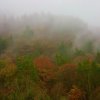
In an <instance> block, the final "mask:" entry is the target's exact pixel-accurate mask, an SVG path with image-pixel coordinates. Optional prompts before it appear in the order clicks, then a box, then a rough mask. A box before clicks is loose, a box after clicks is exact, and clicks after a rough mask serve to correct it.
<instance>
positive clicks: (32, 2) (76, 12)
mask: <svg viewBox="0 0 100 100" xmlns="http://www.w3.org/2000/svg"><path fill="white" fill-rule="evenodd" d="M99 9H100V0H0V13H1V14H7V15H15V16H19V15H23V14H32V13H35V12H36V13H52V14H59V15H71V16H75V17H79V18H81V19H82V20H83V21H85V22H87V23H88V24H90V25H95V26H100V23H99V22H100V12H99Z"/></svg>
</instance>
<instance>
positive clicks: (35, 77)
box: [0, 22, 100, 100]
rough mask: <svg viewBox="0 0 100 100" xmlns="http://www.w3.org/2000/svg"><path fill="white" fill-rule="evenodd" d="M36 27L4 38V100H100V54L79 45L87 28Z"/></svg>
mask: <svg viewBox="0 0 100 100" xmlns="http://www.w3.org/2000/svg"><path fill="white" fill-rule="evenodd" d="M50 23H51V22H49V24H50ZM43 25H44V24H43ZM59 26H60V25H58V27H59ZM69 26H71V25H69ZM34 27H35V28H32V27H31V25H30V27H28V28H27V27H24V28H22V27H21V28H22V29H23V30H21V29H20V28H19V29H20V31H18V33H20V34H9V35H6V37H5V35H4V36H3V35H2V36H1V37H0V100H100V52H99V51H98V50H96V48H94V46H95V45H94V41H92V40H87V41H86V42H85V43H83V44H82V43H80V42H79V44H78V45H81V46H78V45H76V44H75V41H76V40H75V39H74V37H75V34H73V33H74V32H75V33H76V32H80V30H81V31H82V30H83V29H84V28H82V27H81V28H80V27H78V26H77V28H75V26H74V30H71V28H70V27H68V26H67V29H62V28H63V27H62V28H60V29H59V28H58V30H57V29H56V28H57V27H56V25H55V28H54V27H51V26H49V27H48V26H47V23H46V25H44V27H42V26H41V24H39V23H38V25H37V26H34ZM49 28H50V29H49ZM50 30H52V31H50ZM47 32H48V33H50V32H51V34H52V33H53V36H52V37H51V38H49V36H50V35H49V36H46V35H47ZM54 32H55V34H54ZM59 32H62V34H60V33H59ZM36 33H37V34H38V35H40V36H38V35H37V34H36ZM39 33H41V34H39ZM65 33H66V34H65ZM60 36H61V37H60ZM9 37H10V38H9ZM65 37H66V38H65ZM97 51H98V52H97Z"/></svg>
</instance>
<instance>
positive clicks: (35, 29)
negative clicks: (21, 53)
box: [0, 0, 100, 50]
mask: <svg viewBox="0 0 100 100" xmlns="http://www.w3.org/2000/svg"><path fill="white" fill-rule="evenodd" d="M99 4H100V1H99V0H95V1H94V0H84V1H83V0H74V1H73V0H28V1H26V0H0V36H1V35H3V36H6V37H7V36H8V37H9V36H10V37H11V38H13V40H14V41H13V42H14V43H15V44H14V45H13V46H15V45H17V42H18V45H20V44H19V41H20V42H21V43H22V45H24V44H27V43H26V42H29V44H32V43H33V41H34V44H35V43H36V44H37V42H38V41H39V43H42V42H43V43H42V45H43V46H44V47H45V43H47V42H49V43H50V44H52V43H53V42H55V43H57V44H55V45H58V44H59V43H61V42H69V41H71V42H72V44H73V47H75V48H77V47H80V46H84V44H87V42H91V41H92V43H93V44H94V48H96V50H97V49H99V48H100V46H99V43H100V41H99V38H100V29H99V27H100V23H99V22H100V18H99V17H100V13H99V8H100V6H99ZM32 34H34V35H32ZM16 41H17V42H16ZM49 43H48V44H49ZM13 46H12V48H13Z"/></svg>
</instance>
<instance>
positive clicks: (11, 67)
mask: <svg viewBox="0 0 100 100" xmlns="http://www.w3.org/2000/svg"><path fill="white" fill-rule="evenodd" d="M1 61H3V62H4V63H5V66H4V67H3V68H1V69H0V76H5V77H9V76H12V75H13V74H14V73H15V72H16V70H17V68H16V65H15V64H14V63H13V61H12V59H11V58H8V57H7V58H5V59H2V60H1Z"/></svg>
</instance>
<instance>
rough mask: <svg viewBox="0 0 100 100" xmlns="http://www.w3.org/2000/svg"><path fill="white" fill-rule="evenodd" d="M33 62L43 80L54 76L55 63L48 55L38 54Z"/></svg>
mask: <svg viewBox="0 0 100 100" xmlns="http://www.w3.org/2000/svg"><path fill="white" fill-rule="evenodd" d="M34 64H35V66H36V68H37V70H38V72H39V74H40V76H41V78H42V79H43V80H45V81H48V80H50V79H53V78H54V71H55V64H54V63H53V62H52V60H51V59H50V58H49V57H47V56H40V57H38V58H36V59H35V60H34Z"/></svg>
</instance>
